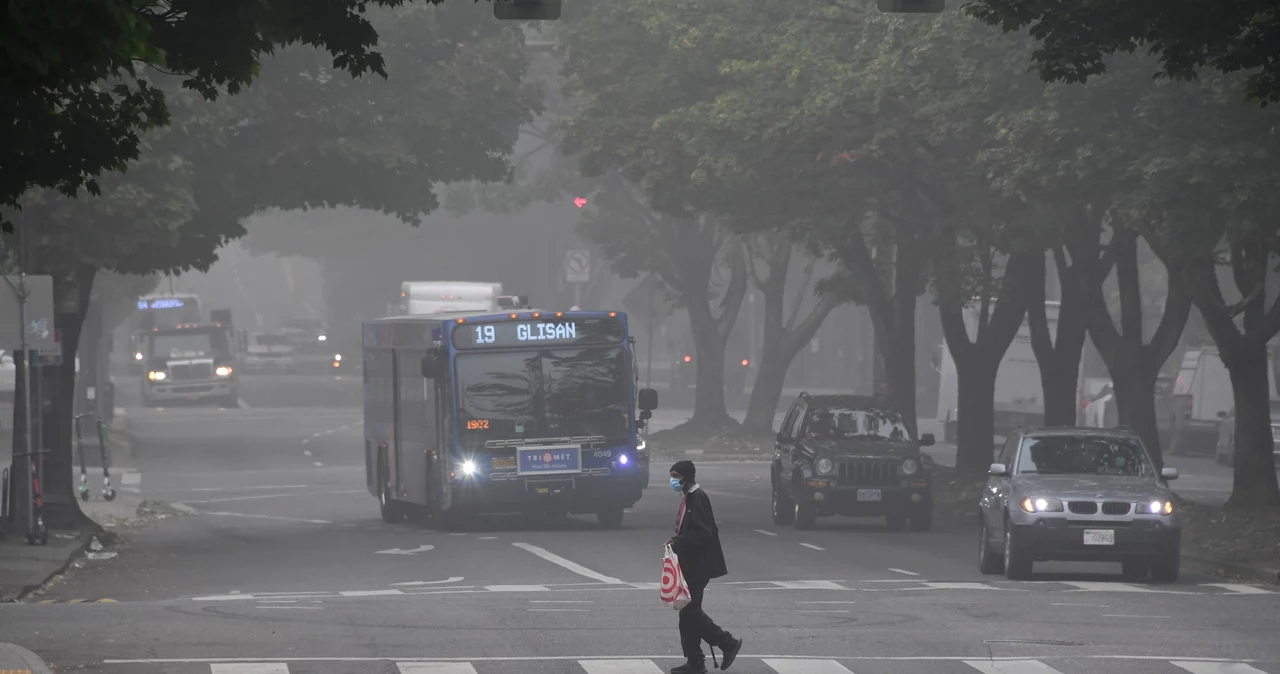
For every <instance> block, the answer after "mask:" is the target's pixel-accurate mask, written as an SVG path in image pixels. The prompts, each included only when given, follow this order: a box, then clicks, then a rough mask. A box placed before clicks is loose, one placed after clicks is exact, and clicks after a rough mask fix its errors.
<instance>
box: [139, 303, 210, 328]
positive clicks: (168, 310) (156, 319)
mask: <svg viewBox="0 0 1280 674" xmlns="http://www.w3.org/2000/svg"><path fill="white" fill-rule="evenodd" d="M145 311H147V312H149V313H150V314H151V316H152V318H153V322H152V325H155V326H158V327H161V328H164V327H172V326H175V325H181V324H183V323H199V322H200V307H199V306H198V305H195V304H187V305H185V306H181V307H165V308H163V309H146V310H145Z"/></svg>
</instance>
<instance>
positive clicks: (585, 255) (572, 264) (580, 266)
mask: <svg viewBox="0 0 1280 674" xmlns="http://www.w3.org/2000/svg"><path fill="white" fill-rule="evenodd" d="M564 280H565V282H566V283H586V282H588V281H590V280H591V251H587V250H571V251H569V252H568V253H566V254H565V256H564Z"/></svg>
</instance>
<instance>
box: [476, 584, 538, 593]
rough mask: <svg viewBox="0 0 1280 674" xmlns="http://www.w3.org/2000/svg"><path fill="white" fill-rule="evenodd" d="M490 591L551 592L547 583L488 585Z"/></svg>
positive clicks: (485, 587) (487, 588)
mask: <svg viewBox="0 0 1280 674" xmlns="http://www.w3.org/2000/svg"><path fill="white" fill-rule="evenodd" d="M484 589H486V590H488V591H490V592H550V591H551V590H550V588H548V587H547V586H546V585H486V586H484Z"/></svg>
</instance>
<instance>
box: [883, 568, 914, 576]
mask: <svg viewBox="0 0 1280 674" xmlns="http://www.w3.org/2000/svg"><path fill="white" fill-rule="evenodd" d="M889 570H890V571H892V572H894V573H900V574H902V575H904V576H918V575H920V574H918V573H916V572H914V571H907V570H906V569H892V568H891V569H889Z"/></svg>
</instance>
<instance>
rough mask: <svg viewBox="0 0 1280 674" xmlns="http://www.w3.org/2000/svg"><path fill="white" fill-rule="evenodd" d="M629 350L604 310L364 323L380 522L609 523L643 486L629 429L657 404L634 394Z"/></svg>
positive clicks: (645, 392) (652, 396)
mask: <svg viewBox="0 0 1280 674" xmlns="http://www.w3.org/2000/svg"><path fill="white" fill-rule="evenodd" d="M634 345H635V342H634V340H633V339H632V338H631V337H630V335H629V333H628V331H627V317H626V315H625V314H623V313H620V312H614V311H610V312H597V311H573V312H563V311H558V312H544V311H536V310H532V309H524V310H517V311H515V312H513V313H503V314H495V313H493V312H492V310H489V311H478V312H456V313H442V314H431V315H423V316H398V317H390V318H383V319H378V320H374V321H367V322H365V323H364V327H363V351H364V420H365V421H364V429H365V474H366V483H367V486H368V488H369V492H370V493H371V494H373V495H374V496H376V497H378V499H379V501H380V504H381V509H382V517H383V519H384V520H385V521H388V522H397V521H402V520H404V519H405V518H406V517H409V516H410V515H414V514H417V515H419V516H421V517H423V518H425V519H430V520H436V521H438V522H441V523H443V524H445V525H446V526H450V525H456V524H458V523H460V522H462V521H465V518H467V517H468V516H470V515H474V514H479V513H528V514H535V513H536V514H548V515H553V516H562V515H566V514H570V513H572V514H588V513H595V515H596V517H597V519H598V520H599V522H600V524H601V525H602V526H605V527H617V526H619V525H621V523H622V518H623V511H624V510H625V509H627V508H629V507H631V506H632V505H634V504H635V503H636V502H637V501H639V500H640V496H641V493H642V491H643V489H644V487H645V484H644V483H645V482H647V481H648V475H647V473H648V465H647V463H648V459H647V453H644V445H643V440H642V439H641V438H640V437H639V433H638V431H639V429H641V428H643V426H644V425H645V423H646V421H647V420H648V419H650V418H651V417H652V410H653V409H655V408H656V407H657V393H656V392H655V391H653V389H638V388H637V384H638V379H637V375H636V367H635V355H634ZM637 408H639V410H640V412H639V415H638V416H637V414H636V410H637ZM638 453H644V454H645V456H644V458H643V463H644V466H643V472H642V469H641V466H640V464H641V461H639V460H637V459H638V456H637V454H638Z"/></svg>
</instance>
